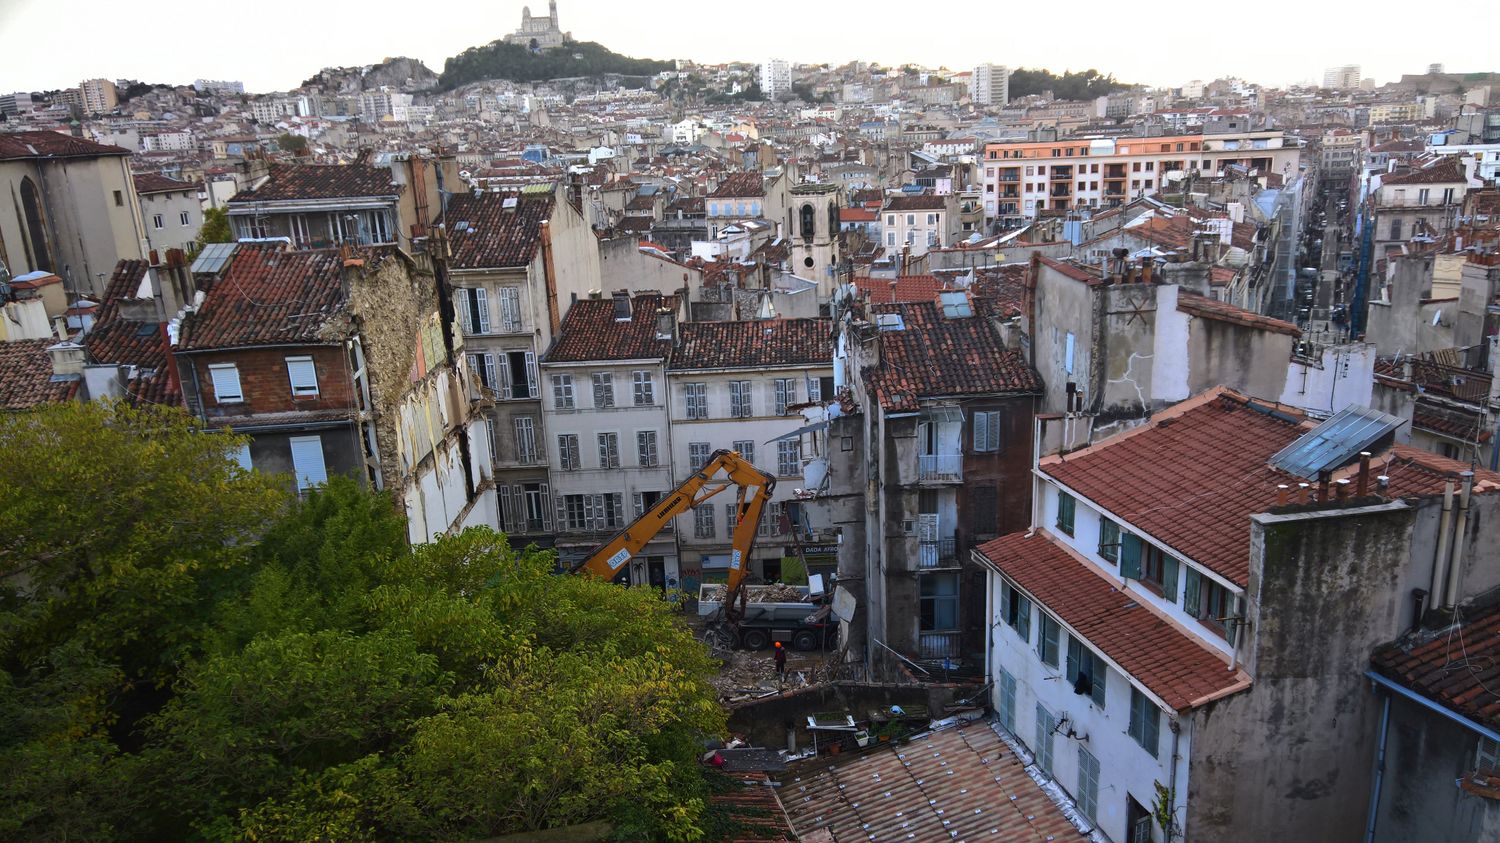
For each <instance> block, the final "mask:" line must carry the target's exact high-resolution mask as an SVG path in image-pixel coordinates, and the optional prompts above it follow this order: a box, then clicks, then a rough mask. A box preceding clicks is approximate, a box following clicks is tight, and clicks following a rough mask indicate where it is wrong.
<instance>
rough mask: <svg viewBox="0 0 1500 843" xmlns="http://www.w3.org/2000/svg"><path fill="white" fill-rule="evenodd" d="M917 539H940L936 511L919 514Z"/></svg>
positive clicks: (932, 540)
mask: <svg viewBox="0 0 1500 843" xmlns="http://www.w3.org/2000/svg"><path fill="white" fill-rule="evenodd" d="M917 539H918V540H919V541H924V542H935V541H937V540H938V516H937V513H936V512H924V513H922V514H920V515H918V516H917Z"/></svg>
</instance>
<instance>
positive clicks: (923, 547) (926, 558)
mask: <svg viewBox="0 0 1500 843" xmlns="http://www.w3.org/2000/svg"><path fill="white" fill-rule="evenodd" d="M954 545H955V543H954V540H953V539H951V538H949V539H938V540H937V541H930V542H918V543H917V567H918V568H956V567H958V553H957V552H956V548H955V546H954Z"/></svg>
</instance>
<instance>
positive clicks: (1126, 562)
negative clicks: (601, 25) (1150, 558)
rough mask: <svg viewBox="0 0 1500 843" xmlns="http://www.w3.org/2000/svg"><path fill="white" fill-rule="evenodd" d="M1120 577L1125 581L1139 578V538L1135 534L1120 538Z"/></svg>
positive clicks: (1124, 535) (1127, 534)
mask: <svg viewBox="0 0 1500 843" xmlns="http://www.w3.org/2000/svg"><path fill="white" fill-rule="evenodd" d="M1120 576H1122V577H1124V578H1125V579H1127V580H1138V579H1140V578H1141V537H1140V536H1137V535H1136V534H1135V533H1125V534H1123V535H1121V536H1120Z"/></svg>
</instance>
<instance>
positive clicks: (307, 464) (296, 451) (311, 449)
mask: <svg viewBox="0 0 1500 843" xmlns="http://www.w3.org/2000/svg"><path fill="white" fill-rule="evenodd" d="M287 441H288V442H289V443H290V444H291V447H292V470H293V471H294V472H295V473H296V475H297V491H299V492H300V491H302V490H304V489H308V488H311V487H313V486H317V485H319V484H322V483H327V482H328V468H327V466H325V465H324V464H323V437H321V436H293V437H292V438H291V439H288V440H287Z"/></svg>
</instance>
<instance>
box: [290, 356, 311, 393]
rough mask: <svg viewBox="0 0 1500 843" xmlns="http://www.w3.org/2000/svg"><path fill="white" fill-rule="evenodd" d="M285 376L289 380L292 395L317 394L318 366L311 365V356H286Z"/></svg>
mask: <svg viewBox="0 0 1500 843" xmlns="http://www.w3.org/2000/svg"><path fill="white" fill-rule="evenodd" d="M286 376H287V380H288V381H290V382H291V385H292V394H293V395H303V396H309V395H317V394H318V368H317V367H316V366H314V365H313V360H312V358H311V357H288V358H287V359H286Z"/></svg>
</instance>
